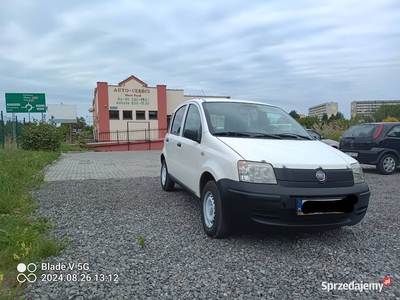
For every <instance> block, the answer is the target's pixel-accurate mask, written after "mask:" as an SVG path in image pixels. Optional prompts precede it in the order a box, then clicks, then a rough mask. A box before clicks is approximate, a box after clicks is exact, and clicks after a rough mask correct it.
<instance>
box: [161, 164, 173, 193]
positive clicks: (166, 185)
mask: <svg viewBox="0 0 400 300" xmlns="http://www.w3.org/2000/svg"><path fill="white" fill-rule="evenodd" d="M160 181H161V187H162V189H163V190H164V191H167V192H170V191H172V190H173V189H174V187H175V182H174V181H173V180H172V179H171V178H170V176H169V173H168V168H167V163H166V162H165V159H164V160H163V161H162V163H161V174H160Z"/></svg>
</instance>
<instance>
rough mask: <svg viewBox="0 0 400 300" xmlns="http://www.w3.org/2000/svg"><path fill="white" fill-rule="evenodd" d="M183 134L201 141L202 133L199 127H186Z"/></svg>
mask: <svg viewBox="0 0 400 300" xmlns="http://www.w3.org/2000/svg"><path fill="white" fill-rule="evenodd" d="M183 136H184V137H185V138H188V139H190V140H192V141H195V142H198V143H200V135H199V131H198V130H197V129H185V131H184V132H183Z"/></svg>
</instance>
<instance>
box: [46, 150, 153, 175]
mask: <svg viewBox="0 0 400 300" xmlns="http://www.w3.org/2000/svg"><path fill="white" fill-rule="evenodd" d="M160 154H161V151H118V152H77V153H63V154H62V156H61V158H60V159H59V160H58V161H56V162H55V163H54V164H52V165H50V166H49V167H48V168H47V169H46V174H45V181H59V180H83V179H113V178H116V179H117V178H136V177H157V176H159V173H160V167H161V165H160Z"/></svg>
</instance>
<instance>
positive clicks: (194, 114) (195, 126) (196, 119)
mask: <svg viewBox="0 0 400 300" xmlns="http://www.w3.org/2000/svg"><path fill="white" fill-rule="evenodd" d="M185 129H190V130H197V132H198V133H200V131H201V119H200V112H199V109H198V108H197V107H196V106H195V105H194V104H190V106H189V110H188V113H187V116H186V122H185Z"/></svg>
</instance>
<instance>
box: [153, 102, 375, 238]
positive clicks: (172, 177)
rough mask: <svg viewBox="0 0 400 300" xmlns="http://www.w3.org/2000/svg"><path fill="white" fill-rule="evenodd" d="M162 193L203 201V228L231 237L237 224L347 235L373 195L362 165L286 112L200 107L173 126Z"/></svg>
mask: <svg viewBox="0 0 400 300" xmlns="http://www.w3.org/2000/svg"><path fill="white" fill-rule="evenodd" d="M160 177H161V178H160V181H161V186H162V188H163V190H165V191H172V190H173V189H174V186H175V184H179V185H180V186H182V187H183V188H185V189H186V190H188V191H189V192H191V193H193V194H194V195H196V196H197V197H199V198H200V199H201V202H202V204H201V212H202V222H203V227H204V230H205V232H206V233H207V235H209V236H210V237H212V238H223V237H227V236H228V235H229V232H230V229H231V226H232V223H233V222H235V218H237V217H241V218H243V217H245V218H250V219H251V220H253V221H255V222H258V223H262V224H266V225H276V226H285V227H304V228H305V227H328V228H335V227H342V226H351V225H355V224H357V223H358V222H360V221H361V220H362V218H363V217H364V215H365V213H366V211H367V208H368V203H369V197H370V191H369V187H368V185H367V184H366V183H365V182H364V176H363V171H362V169H361V166H360V164H359V163H358V162H357V161H356V160H354V159H353V158H351V157H350V156H348V155H346V154H345V153H343V152H341V151H339V150H336V149H334V148H333V147H330V146H328V145H326V144H324V143H321V142H319V141H316V140H315V139H313V138H312V137H311V136H310V135H309V134H308V133H307V131H306V130H305V129H304V128H303V127H302V126H301V125H300V124H299V123H297V122H296V121H295V120H294V119H293V118H292V117H291V116H289V115H288V114H287V113H286V112H284V111H283V110H282V109H280V108H278V107H276V106H272V105H267V104H265V103H256V102H249V101H242V100H231V99H228V100H221V99H194V100H190V101H187V102H185V103H183V104H181V105H180V106H179V107H178V108H177V109H176V110H175V112H174V114H173V116H172V118H171V124H170V126H169V129H168V133H167V134H166V136H165V139H164V148H163V150H162V154H161V175H160Z"/></svg>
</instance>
